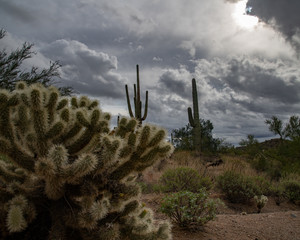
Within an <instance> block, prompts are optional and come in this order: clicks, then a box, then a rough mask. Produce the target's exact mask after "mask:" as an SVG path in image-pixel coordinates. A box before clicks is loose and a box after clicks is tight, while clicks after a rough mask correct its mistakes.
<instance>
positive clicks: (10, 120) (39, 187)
mask: <svg viewBox="0 0 300 240" xmlns="http://www.w3.org/2000/svg"><path fill="white" fill-rule="evenodd" d="M109 120H110V115H109V114H107V113H104V112H102V111H101V110H100V109H99V108H98V103H97V102H96V101H91V100H89V99H88V98H87V97H80V98H76V97H72V98H71V99H70V98H62V97H60V94H59V92H58V91H57V89H55V88H54V87H50V88H45V87H43V86H42V85H39V84H36V85H31V86H30V87H28V86H27V85H26V84H25V83H24V82H19V83H18V84H17V85H16V90H14V91H13V92H8V91H6V90H1V91H0V216H1V217H0V229H1V231H0V232H1V233H0V238H1V239H3V238H5V239H66V240H67V239H75V240H76V239H103V240H107V239H109V240H113V239H125V238H126V239H133V240H137V239H170V227H169V224H168V223H161V224H160V225H156V224H154V223H153V217H152V213H151V211H150V210H149V209H147V208H145V207H144V206H143V205H142V204H141V203H140V201H139V195H140V188H139V187H138V185H137V184H136V183H135V173H137V172H140V171H143V170H144V169H145V168H147V167H148V166H150V165H152V164H153V163H154V162H155V161H156V160H158V159H160V158H164V157H167V156H168V155H169V154H171V152H172V150H173V149H172V146H171V145H170V144H169V143H167V142H166V141H165V137H166V132H165V131H164V130H162V129H160V128H159V127H155V126H151V125H145V126H143V127H140V128H137V125H138V123H137V120H134V119H131V120H128V119H126V118H122V119H121V120H120V122H119V125H118V127H117V128H116V129H115V130H114V131H113V132H110V130H109ZM1 234H2V235H1Z"/></svg>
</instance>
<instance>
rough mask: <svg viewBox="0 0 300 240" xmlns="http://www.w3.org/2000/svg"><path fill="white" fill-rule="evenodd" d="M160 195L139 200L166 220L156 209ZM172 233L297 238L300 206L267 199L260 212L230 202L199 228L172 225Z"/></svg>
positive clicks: (240, 239)
mask: <svg viewBox="0 0 300 240" xmlns="http://www.w3.org/2000/svg"><path fill="white" fill-rule="evenodd" d="M161 198H162V196H161V195H156V194H146V195H142V201H143V202H145V203H146V205H147V207H150V208H151V209H152V210H153V211H154V214H155V219H164V220H165V219H167V217H166V216H165V215H163V214H162V213H160V212H159V210H158V209H159V206H160V201H161ZM229 205H230V204H229ZM242 212H247V213H248V214H246V215H243V214H241V213H242ZM172 233H173V240H300V206H297V205H294V204H290V203H282V204H281V205H280V206H278V205H276V203H275V201H274V200H273V199H269V202H268V204H267V205H266V207H265V208H264V209H263V213H260V214H257V213H255V208H254V207H253V206H244V205H232V206H229V207H226V208H223V209H220V210H219V214H218V215H217V218H216V219H215V220H214V221H210V222H208V223H207V224H206V225H205V226H204V227H203V229H202V230H201V231H198V232H190V231H187V230H183V229H180V228H179V227H176V225H175V224H174V226H173V228H172Z"/></svg>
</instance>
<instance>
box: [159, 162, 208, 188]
mask: <svg viewBox="0 0 300 240" xmlns="http://www.w3.org/2000/svg"><path fill="white" fill-rule="evenodd" d="M159 183H160V186H161V190H162V191H163V192H179V191H190V192H199V191H201V189H202V188H203V187H205V188H206V189H207V190H208V189H210V188H211V185H212V183H211V181H210V179H209V178H206V177H201V176H200V174H199V173H198V172H197V171H196V170H195V169H192V168H188V167H179V168H175V169H168V170H167V171H165V172H164V173H163V175H162V176H161V177H160V179H159Z"/></svg>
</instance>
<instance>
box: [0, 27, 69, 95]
mask: <svg viewBox="0 0 300 240" xmlns="http://www.w3.org/2000/svg"><path fill="white" fill-rule="evenodd" d="M5 34H6V32H5V31H4V30H3V29H1V30H0V39H2V38H4V37H5ZM32 47H33V44H28V43H24V44H23V46H22V48H21V49H16V50H14V51H12V52H11V53H10V54H8V53H7V52H6V51H5V49H2V50H1V51H0V89H7V90H9V91H13V90H14V89H15V86H16V83H17V82H18V81H21V80H22V81H24V82H26V83H27V84H29V85H30V84H34V83H41V84H43V85H44V86H46V87H49V86H50V85H53V84H54V83H55V80H54V79H55V78H57V77H59V72H58V69H59V67H60V65H59V63H58V62H52V63H50V67H49V68H48V69H42V70H41V71H38V70H39V69H38V68H37V67H32V68H31V71H30V72H26V71H22V70H21V69H22V64H23V62H24V60H26V59H29V58H31V57H32V55H33V54H34V52H33V51H32ZM59 91H60V93H61V94H62V95H64V96H70V95H72V94H73V93H74V90H73V89H72V88H71V87H61V88H59Z"/></svg>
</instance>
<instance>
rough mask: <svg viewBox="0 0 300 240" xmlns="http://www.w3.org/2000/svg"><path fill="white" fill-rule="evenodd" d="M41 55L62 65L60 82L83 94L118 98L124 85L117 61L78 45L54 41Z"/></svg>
mask: <svg viewBox="0 0 300 240" xmlns="http://www.w3.org/2000/svg"><path fill="white" fill-rule="evenodd" d="M43 53H44V55H46V56H48V57H49V58H52V59H56V60H59V61H60V63H61V64H62V68H61V70H62V74H61V77H62V82H63V84H65V85H68V86H72V87H73V88H74V89H75V90H76V91H78V92H79V93H82V94H88V95H93V96H97V97H110V98H121V97H122V96H123V95H124V93H123V88H124V82H123V81H122V78H121V76H120V75H119V74H117V73H114V72H113V70H116V69H117V58H116V57H115V56H110V55H108V54H106V53H103V52H100V51H96V50H92V49H90V48H88V47H87V46H86V45H85V44H83V43H80V42H78V41H74V40H73V41H68V40H63V39H62V40H57V41H55V42H53V43H51V44H49V46H48V47H45V48H44V49H43Z"/></svg>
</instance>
